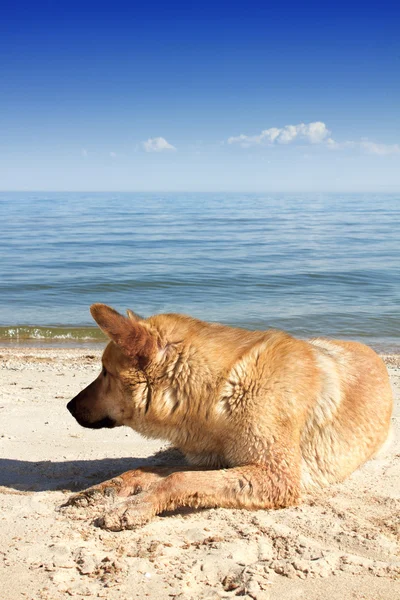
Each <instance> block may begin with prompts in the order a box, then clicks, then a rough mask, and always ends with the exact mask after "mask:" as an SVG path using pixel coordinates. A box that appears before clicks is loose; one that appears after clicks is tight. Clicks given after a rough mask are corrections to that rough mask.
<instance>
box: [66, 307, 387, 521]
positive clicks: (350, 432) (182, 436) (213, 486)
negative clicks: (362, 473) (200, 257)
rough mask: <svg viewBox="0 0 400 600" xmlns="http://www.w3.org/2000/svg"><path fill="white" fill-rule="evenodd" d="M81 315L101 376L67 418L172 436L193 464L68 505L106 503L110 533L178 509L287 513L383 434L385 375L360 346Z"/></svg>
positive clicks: (186, 320)
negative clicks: (88, 325) (96, 349)
mask: <svg viewBox="0 0 400 600" xmlns="http://www.w3.org/2000/svg"><path fill="white" fill-rule="evenodd" d="M91 313H92V316H93V318H94V319H95V321H96V322H97V323H98V325H99V326H100V328H101V329H102V330H103V331H104V332H105V333H106V334H107V335H108V336H109V337H110V338H111V340H112V342H110V343H109V344H108V346H107V347H106V349H105V352H104V354H103V370H102V372H101V374H100V375H99V376H98V377H97V379H96V380H95V381H94V382H93V383H91V384H90V385H89V386H88V387H87V388H86V389H84V390H83V391H82V392H80V394H78V396H76V397H75V398H74V399H73V400H71V402H70V403H69V404H68V409H69V410H70V412H71V413H72V415H73V416H74V417H75V418H76V419H77V421H78V422H79V423H80V424H81V425H83V426H84V427H92V428H99V427H114V426H118V425H128V426H129V427H132V428H133V429H135V430H136V431H138V432H140V433H141V434H143V435H144V436H147V437H154V438H162V439H165V440H169V441H170V442H172V444H174V445H175V446H177V447H178V448H179V449H180V450H181V451H182V452H183V453H184V454H185V456H186V458H187V460H188V462H189V464H191V465H195V466H194V467H158V468H157V467H154V468H143V469H136V470H134V471H128V472H126V473H123V474H122V475H121V476H119V477H116V478H115V479H112V480H110V481H108V482H105V483H103V484H100V485H98V486H95V487H93V488H89V490H86V491H84V492H81V493H80V494H78V495H76V496H74V497H73V498H72V499H71V500H70V504H75V505H86V504H88V503H93V502H97V501H98V500H101V499H106V498H107V496H112V497H113V500H114V502H113V504H112V508H111V509H110V510H109V511H108V512H106V514H105V515H104V517H103V519H102V522H101V525H102V526H103V527H104V528H106V529H110V530H120V529H129V528H132V527H135V526H136V525H139V524H142V523H145V522H146V521H148V520H149V519H151V518H152V517H153V516H154V515H156V514H159V513H161V512H163V511H166V510H174V509H176V508H179V507H183V506H190V507H234V508H247V509H260V508H281V507H285V506H290V505H294V504H297V503H299V501H300V499H301V495H302V493H303V492H307V491H311V490H313V489H315V488H317V487H318V486H322V485H325V484H329V483H334V482H338V481H341V480H343V479H344V478H345V477H347V476H348V475H350V473H352V472H353V471H354V470H355V469H356V468H357V467H359V466H360V465H361V464H363V463H364V462H365V461H366V460H367V459H369V458H370V457H372V456H373V455H374V454H375V453H376V452H377V451H378V450H379V448H380V447H381V446H382V444H383V442H384V441H385V440H386V438H387V436H388V432H389V427H390V416H391V412H392V405H393V399H392V393H391V388H390V384H389V379H388V374H387V371H386V368H385V365H384V363H383V362H382V360H381V359H380V358H379V357H378V356H377V354H375V352H374V351H373V350H371V349H370V348H368V347H367V346H364V345H362V344H359V343H356V342H343V341H330V340H329V341H328V340H323V339H315V340H312V341H309V342H307V341H303V340H297V339H295V338H293V337H291V336H290V335H288V334H286V333H283V332H281V331H274V330H271V331H247V330H244V329H233V328H231V327H225V326H222V325H218V324H210V323H204V322H202V321H198V320H196V319H192V318H190V317H186V316H183V315H176V314H166V315H158V316H154V317H150V318H149V319H146V320H141V319H140V318H139V317H137V316H136V315H135V314H134V313H132V312H131V311H128V318H126V317H124V316H122V315H120V314H119V313H117V312H116V311H115V310H113V309H112V308H109V307H108V306H105V305H103V304H94V305H93V306H92V307H91ZM210 469H213V470H210ZM118 498H121V501H120V502H117V503H116V502H115V501H116V500H118Z"/></svg>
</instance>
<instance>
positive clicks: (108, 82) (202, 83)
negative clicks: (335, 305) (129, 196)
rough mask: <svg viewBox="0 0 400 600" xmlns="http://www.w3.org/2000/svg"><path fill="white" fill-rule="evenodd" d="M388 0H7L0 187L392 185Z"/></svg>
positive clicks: (2, 33)
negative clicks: (274, 0)
mask: <svg viewBox="0 0 400 600" xmlns="http://www.w3.org/2000/svg"><path fill="white" fill-rule="evenodd" d="M399 31H400V5H399V3H396V4H395V3H385V2H379V3H378V2H375V3H370V4H368V2H363V3H352V2H346V3H344V2H343V3H341V2H340V1H339V2H336V3H325V4H323V3H321V2H319V3H309V2H308V3H307V2H306V1H305V2H301V3H300V2H298V0H296V2H285V3H282V2H281V3H280V4H279V5H278V4H277V3H268V2H266V1H264V2H246V3H245V2H242V3H236V2H234V1H231V2H212V3H211V2H208V1H207V0H205V1H204V2H201V3H200V2H196V3H195V2H189V1H186V2H175V1H174V0H171V1H169V2H166V1H164V2H147V3H140V2H133V1H131V2H121V1H119V0H114V1H113V2H107V3H103V2H101V1H100V0H99V1H98V2H91V1H89V0H87V1H84V0H81V2H79V3H78V2H75V1H74V0H70V1H68V2H66V1H62V0H58V1H57V2H41V1H40V0H37V1H35V2H32V1H30V2H26V3H25V2H23V1H21V2H15V1H14V2H13V3H11V2H8V0H6V2H4V1H3V3H2V7H1V9H0V189H1V190H54V191H55V190H62V191H69V190H82V191H107V190H113V191H144V190H146V191H175V190H176V191H216V192H217V191H249V192H250V191H291V192H296V191H299V192H300V191H382V192H385V191H387V192H397V191H400V35H399Z"/></svg>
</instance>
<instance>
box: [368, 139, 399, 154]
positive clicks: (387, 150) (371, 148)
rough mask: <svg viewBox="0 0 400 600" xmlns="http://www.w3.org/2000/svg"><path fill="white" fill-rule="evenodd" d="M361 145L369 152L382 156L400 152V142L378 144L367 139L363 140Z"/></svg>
mask: <svg viewBox="0 0 400 600" xmlns="http://www.w3.org/2000/svg"><path fill="white" fill-rule="evenodd" d="M360 147H361V148H362V149H363V150H365V152H367V153H368V154H378V155H380V156H388V155H389V154H399V153H400V146H399V144H376V143H375V142H371V141H370V140H367V139H365V140H361V142H360Z"/></svg>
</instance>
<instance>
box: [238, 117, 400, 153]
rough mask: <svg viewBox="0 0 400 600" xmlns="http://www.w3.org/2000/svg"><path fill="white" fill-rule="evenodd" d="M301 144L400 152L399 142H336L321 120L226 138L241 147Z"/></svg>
mask: <svg viewBox="0 0 400 600" xmlns="http://www.w3.org/2000/svg"><path fill="white" fill-rule="evenodd" d="M295 141H298V142H301V143H303V144H323V145H324V146H325V147H326V148H329V149H331V150H343V149H346V148H353V149H357V148H358V149H359V150H361V151H363V152H366V153H367V154H376V155H379V156H388V155H390V154H400V145H399V144H377V143H376V142H372V141H370V140H368V139H367V138H363V139H361V140H360V141H352V140H346V141H344V142H337V141H336V140H334V139H333V138H332V137H331V132H330V131H329V129H328V128H327V126H326V125H325V123H323V122H322V121H314V122H312V123H299V124H298V125H285V126H284V127H281V128H278V127H271V128H270V129H264V131H262V132H261V133H260V134H259V135H244V134H241V135H238V136H235V137H230V138H228V144H239V145H240V146H241V147H242V148H250V147H251V146H257V145H259V146H273V145H275V144H286V145H287V144H291V143H292V142H295Z"/></svg>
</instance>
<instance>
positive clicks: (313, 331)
mask: <svg viewBox="0 0 400 600" xmlns="http://www.w3.org/2000/svg"><path fill="white" fill-rule="evenodd" d="M0 226H1V238H0V326H1V327H0V337H3V338H4V337H7V336H8V337H12V336H13V335H15V332H16V331H17V332H18V326H19V327H21V326H26V328H25V330H24V331H25V332H27V334H26V335H27V336H28V337H29V336H31V337H35V336H36V337H41V333H43V332H44V331H47V334H46V335H48V337H52V336H53V335H54V336H56V334H55V332H56V333H57V331H61V335H60V336H59V337H61V338H62V337H64V336H65V337H66V338H67V337H69V338H74V336H75V335H76V337H77V338H79V336H80V335H81V337H82V335H84V337H85V336H88V337H90V335H89V333H88V331H89V332H90V330H87V327H88V326H91V325H93V323H92V321H91V317H90V314H89V310H88V309H89V305H90V304H91V303H93V302H104V303H107V304H110V305H112V306H114V307H115V308H117V309H120V310H121V311H122V310H125V309H126V308H128V307H129V308H131V309H133V310H134V311H135V312H137V313H139V314H142V315H143V316H149V315H150V314H153V313H159V312H183V313H187V314H191V315H193V316H196V317H199V318H201V319H205V320H210V321H220V322H223V323H227V324H232V325H239V326H243V327H249V328H256V329H265V328H270V327H274V328H282V329H286V330H288V331H290V332H291V333H293V334H297V335H300V336H302V337H306V336H317V335H327V336H339V337H343V338H352V339H360V340H366V341H369V342H372V343H373V344H374V343H375V345H379V344H385V345H387V346H397V347H400V195H389V194H388V195H375V194H353V195H352V194H346V195H340V194H326V195H323V194H299V195H288V194H271V195H269V194H259V195H257V194H204V193H198V194H183V193H181V194H176V193H171V194H155V193H153V194H150V193H125V194H121V193H118V194H117V193H47V192H46V193H38V192H36V193H22V192H21V193H1V194H0ZM38 326H41V327H38ZM57 326H63V329H62V330H58V329H57V328H56V329H54V328H55V327H57ZM76 327H82V328H83V329H82V330H81V334H79V335H78V333H79V332H78V333H77V331H78V330H76V329H74V328H76ZM20 331H23V329H21V330H20ZM10 332H11V333H10ZM13 332H14V333H13ZM35 332H36V333H35ZM66 332H67V333H66ZM68 332H70V333H69V335H68ZM71 332H72V333H71ZM74 332H75V333H74ZM82 332H83V333H82Z"/></svg>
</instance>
